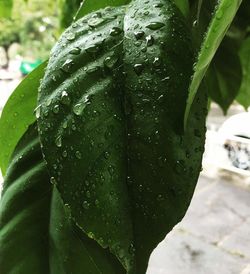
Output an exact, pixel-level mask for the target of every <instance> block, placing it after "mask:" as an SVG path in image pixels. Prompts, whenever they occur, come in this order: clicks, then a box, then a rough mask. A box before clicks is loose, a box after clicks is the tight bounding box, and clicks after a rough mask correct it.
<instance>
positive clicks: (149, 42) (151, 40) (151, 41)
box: [146, 35, 154, 47]
mask: <svg viewBox="0 0 250 274" xmlns="http://www.w3.org/2000/svg"><path fill="white" fill-rule="evenodd" d="M146 43H147V46H148V47H151V46H152V45H153V44H154V37H153V36H152V35H148V36H147V37H146Z"/></svg>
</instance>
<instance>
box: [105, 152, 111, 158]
mask: <svg viewBox="0 0 250 274" xmlns="http://www.w3.org/2000/svg"><path fill="white" fill-rule="evenodd" d="M109 156H110V154H109V152H108V151H105V153H104V157H105V159H108V158H109Z"/></svg>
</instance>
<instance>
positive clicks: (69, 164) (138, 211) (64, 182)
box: [38, 0, 207, 274]
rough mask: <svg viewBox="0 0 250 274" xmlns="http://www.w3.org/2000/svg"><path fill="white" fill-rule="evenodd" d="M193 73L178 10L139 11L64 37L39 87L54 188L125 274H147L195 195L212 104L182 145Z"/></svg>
mask: <svg viewBox="0 0 250 274" xmlns="http://www.w3.org/2000/svg"><path fill="white" fill-rule="evenodd" d="M124 15H125V17H124ZM192 64H193V54H192V49H191V41H190V33H189V31H188V29H187V27H186V22H185V20H184V18H183V16H182V15H181V13H180V12H179V10H178V9H177V8H176V6H175V5H173V2H172V1H170V0H167V1H166V0H161V1H158V4H157V5H156V4H155V2H154V1H153V0H151V1H145V2H142V1H133V2H132V3H131V5H129V6H128V7H127V8H126V9H124V7H119V8H106V9H104V10H99V11H98V13H94V14H89V15H88V16H87V17H84V18H82V19H80V20H79V21H77V22H75V23H74V24H73V25H72V27H70V28H69V29H68V30H66V32H65V33H64V34H63V36H62V37H61V39H60V41H59V42H58V44H57V46H56V47H55V48H54V49H53V52H52V57H51V59H50V62H49V65H48V68H47V71H46V74H45V77H44V79H43V82H42V85H41V90H40V96H39V106H38V109H39V110H40V113H41V115H40V117H39V118H38V123H39V133H40V137H41V142H42V146H43V153H44V157H45V160H46V161H47V163H48V169H49V172H50V176H51V180H52V181H53V182H55V184H56V186H57V188H58V189H59V192H60V195H61V196H62V199H63V202H64V204H67V206H68V207H69V210H70V213H71V214H72V218H73V219H74V222H76V223H77V225H78V227H79V229H80V230H81V231H84V233H86V235H87V236H88V237H90V238H93V239H94V240H95V241H96V242H98V244H99V245H100V246H102V247H104V248H105V247H108V248H109V250H110V251H111V253H113V254H115V255H116V257H117V258H118V260H119V261H120V262H121V264H122V265H123V267H124V268H125V269H126V271H127V272H128V273H136V274H142V273H145V270H146V266H147V261H148V258H149V255H150V253H151V251H152V249H153V248H155V247H156V245H157V244H158V243H159V242H160V241H161V240H162V239H163V238H164V237H165V235H166V234H167V233H168V232H169V231H170V230H171V229H172V227H173V226H174V225H175V224H176V223H177V222H178V221H180V220H181V219H182V217H183V216H184V214H185V212H186V209H187V207H188V205H189V203H190V200H191V197H192V195H193V191H194V187H195V184H196V181H197V177H198V174H199V171H200V166H201V157H202V153H203V146H204V135H205V129H204V123H205V116H206V106H207V100H206V96H205V94H202V95H201V96H200V94H199V96H197V98H196V100H195V102H194V104H193V107H192V111H191V115H190V119H189V124H188V129H187V131H186V133H185V135H182V133H181V132H182V131H181V130H180V128H181V124H182V121H183V115H184V110H185V102H186V99H187V96H188V85H189V81H190V76H191V73H192ZM180 79H181V80H180Z"/></svg>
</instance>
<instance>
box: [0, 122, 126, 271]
mask: <svg viewBox="0 0 250 274" xmlns="http://www.w3.org/2000/svg"><path fill="white" fill-rule="evenodd" d="M49 178H50V177H49V175H48V172H47V168H46V164H45V162H44V160H43V159H42V153H41V149H40V143H39V138H38V133H37V128H36V126H35V125H32V126H31V127H30V128H29V129H28V130H27V132H26V133H25V135H24V136H23V137H22V138H21V140H20V142H19V143H18V145H17V147H16V150H15V152H14V154H13V156H12V159H11V162H10V166H9V168H8V171H7V175H6V178H5V181H4V188H3V192H2V198H1V202H0V216H1V218H0V227H1V230H0V253H1V256H0V269H1V273H2V274H9V273H13V274H44V273H46V274H49V273H51V274H68V273H77V274H103V273H109V274H117V273H125V271H124V269H122V266H121V265H120V264H119V263H118V261H117V260H116V259H115V257H114V256H113V255H112V254H110V253H109V252H108V250H106V249H102V248H101V247H100V246H99V245H98V244H97V243H96V242H95V241H94V240H92V239H89V238H88V237H87V236H86V234H85V233H83V232H82V231H81V230H80V229H79V228H78V227H77V226H76V225H75V224H74V223H73V222H72V219H71V216H70V214H69V210H68V208H67V207H66V206H64V205H63V203H62V199H61V197H60V195H59V193H58V191H57V189H56V188H55V186H52V185H51V183H50V181H49Z"/></svg>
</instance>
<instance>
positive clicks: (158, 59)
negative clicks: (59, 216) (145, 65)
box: [153, 57, 161, 68]
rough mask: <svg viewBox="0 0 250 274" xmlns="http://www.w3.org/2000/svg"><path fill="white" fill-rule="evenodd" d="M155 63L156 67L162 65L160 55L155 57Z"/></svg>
mask: <svg viewBox="0 0 250 274" xmlns="http://www.w3.org/2000/svg"><path fill="white" fill-rule="evenodd" d="M153 65H154V67H156V68H158V67H160V65H161V60H160V58H159V57H155V59H154V61H153Z"/></svg>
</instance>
